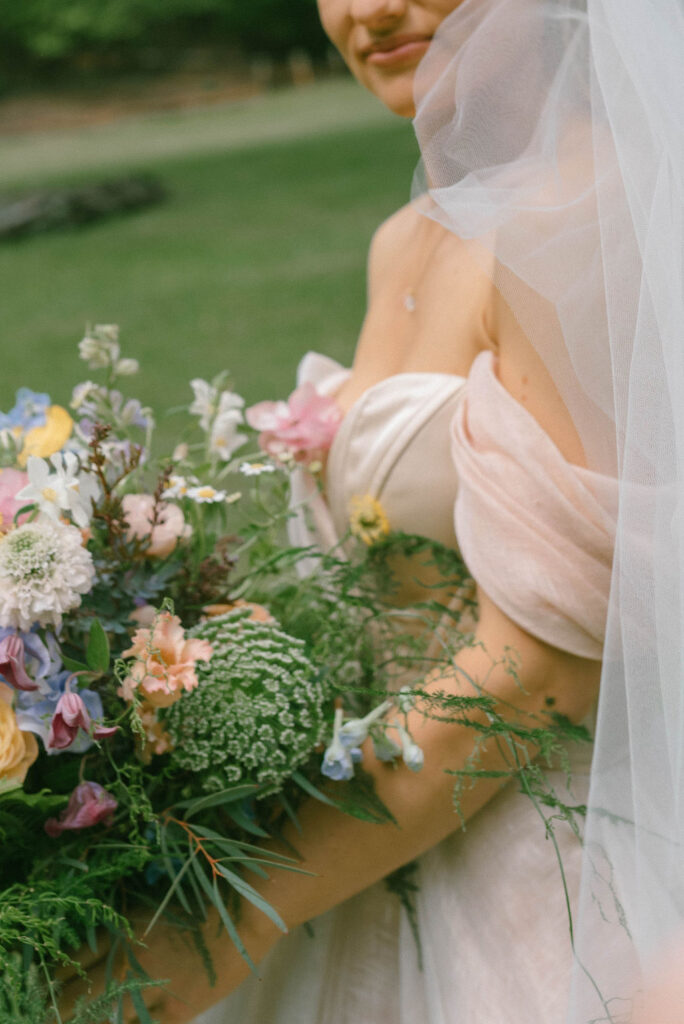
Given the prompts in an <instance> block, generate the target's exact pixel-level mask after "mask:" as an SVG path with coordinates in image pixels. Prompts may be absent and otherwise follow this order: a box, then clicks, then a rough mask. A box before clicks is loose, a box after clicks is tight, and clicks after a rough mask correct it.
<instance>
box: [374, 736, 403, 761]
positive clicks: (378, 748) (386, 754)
mask: <svg viewBox="0 0 684 1024" xmlns="http://www.w3.org/2000/svg"><path fill="white" fill-rule="evenodd" d="M373 752H374V754H375V756H376V757H377V759H378V761H385V762H388V761H396V759H397V758H398V757H399V756H400V754H401V747H400V746H399V744H398V743H395V742H394V740H393V739H390V737H389V736H388V735H387V733H386V732H377V733H375V732H374V733H373Z"/></svg>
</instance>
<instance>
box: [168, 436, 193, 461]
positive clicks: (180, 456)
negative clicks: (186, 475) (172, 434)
mask: <svg viewBox="0 0 684 1024" xmlns="http://www.w3.org/2000/svg"><path fill="white" fill-rule="evenodd" d="M189 451H190V449H189V448H188V446H187V444H186V443H185V441H181V443H180V444H177V445H176V447H175V448H174V449H173V455H172V456H171V458H172V459H173V461H174V462H183V461H184V460H185V459H187V457H188V453H189Z"/></svg>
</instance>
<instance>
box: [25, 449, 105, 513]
mask: <svg viewBox="0 0 684 1024" xmlns="http://www.w3.org/2000/svg"><path fill="white" fill-rule="evenodd" d="M50 462H51V463H52V465H53V467H54V470H55V471H54V472H53V473H51V472H50V467H49V465H48V463H47V462H46V461H45V459H40V458H38V456H36V455H30V456H29V458H28V461H27V464H26V471H27V473H28V478H29V483H28V484H27V485H26V487H24V488H23V489H22V490H21V491H19V493H18V494H17V498H18V500H20V501H25V502H27V503H28V502H30V503H32V504H34V505H37V506H38V509H39V510H40V511H41V512H43V513H44V514H46V515H48V516H50V517H51V518H52V519H59V517H60V512H70V513H71V518H72V519H73V521H74V522H75V523H76V525H77V526H80V527H84V526H87V525H88V523H89V522H90V520H91V518H92V514H93V501H95V500H97V497H98V495H99V487H98V484H97V481H96V480H95V478H94V477H93V476H92V474H90V473H83V472H81V471H80V464H79V461H78V458H77V457H76V455H75V454H74V453H73V452H65V453H60V452H57V453H56V454H54V455H51V456H50Z"/></svg>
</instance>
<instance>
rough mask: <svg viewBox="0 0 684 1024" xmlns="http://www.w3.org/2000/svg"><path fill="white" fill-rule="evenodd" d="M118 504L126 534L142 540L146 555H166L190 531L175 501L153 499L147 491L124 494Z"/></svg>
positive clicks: (159, 556)
mask: <svg viewBox="0 0 684 1024" xmlns="http://www.w3.org/2000/svg"><path fill="white" fill-rule="evenodd" d="M121 504H122V506H123V511H124V516H125V519H126V523H127V525H128V530H127V532H126V538H127V540H129V541H133V540H141V541H145V549H144V554H145V556H146V557H149V558H166V557H167V555H170V554H171V552H172V551H173V550H174V549H175V547H176V545H177V544H178V541H179V540H184V539H185V538H187V537H189V536H190V534H191V532H192V530H191V527H190V526H189V525H188V524H187V523H186V522H185V518H184V516H183V513H182V512H181V510H180V509H179V508H178V505H172V504H171V503H170V502H167V501H160V502H155V499H154V496H153V495H151V494H125V495H124V497H123V500H122V502H121Z"/></svg>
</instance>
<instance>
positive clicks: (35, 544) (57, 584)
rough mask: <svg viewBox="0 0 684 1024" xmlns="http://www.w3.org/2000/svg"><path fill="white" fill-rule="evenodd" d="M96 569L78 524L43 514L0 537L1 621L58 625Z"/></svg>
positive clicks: (15, 626)
mask: <svg viewBox="0 0 684 1024" xmlns="http://www.w3.org/2000/svg"><path fill="white" fill-rule="evenodd" d="M94 578H95V569H94V567H93V560H92V558H91V556H90V552H89V551H87V550H86V548H84V547H83V544H82V541H81V534H80V532H79V531H78V530H77V529H76V527H74V526H65V525H64V524H63V523H59V522H52V520H50V519H47V518H45V517H41V518H39V519H37V520H35V521H34V522H32V523H24V524H23V526H18V527H17V528H16V529H15V530H11V531H10V532H9V533H8V534H6V535H5V536H4V537H3V538H2V539H1V540H0V626H4V627H5V628H11V629H21V630H24V631H28V630H30V629H31V627H32V626H33V625H34V624H35V623H39V624H40V625H43V626H46V625H52V626H55V627H56V628H59V627H60V626H61V624H62V615H63V614H64V612H68V611H71V610H72V609H73V608H77V607H78V605H79V604H80V603H81V597H82V595H83V594H87V593H88V591H89V590H90V588H91V587H92V585H93V581H94Z"/></svg>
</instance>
